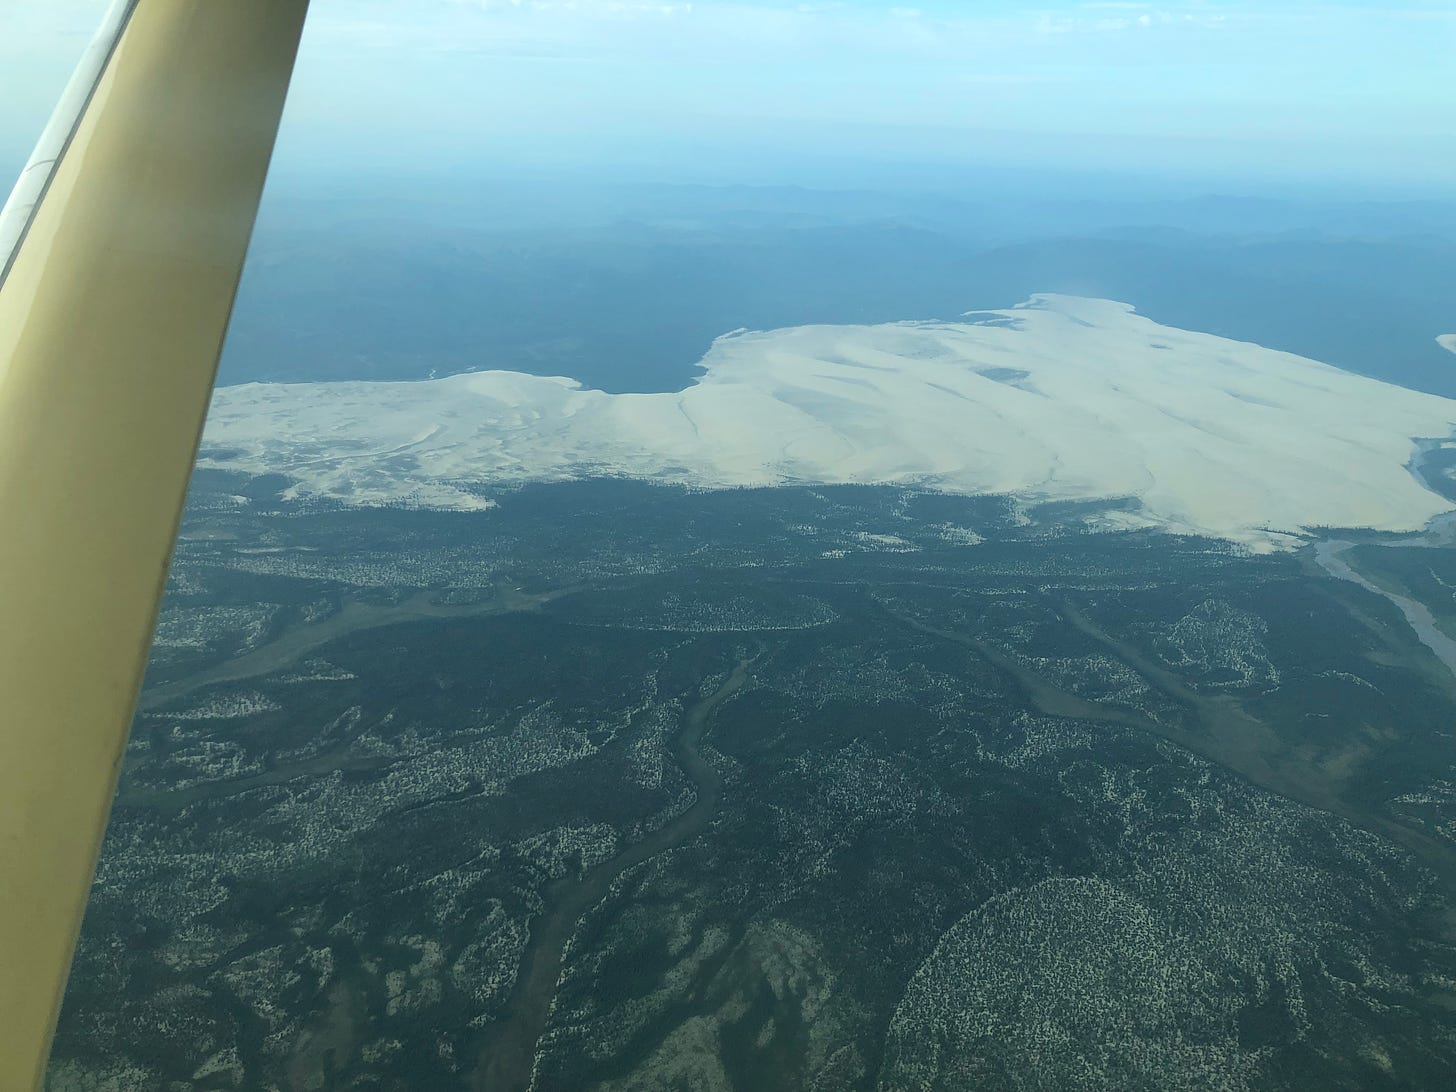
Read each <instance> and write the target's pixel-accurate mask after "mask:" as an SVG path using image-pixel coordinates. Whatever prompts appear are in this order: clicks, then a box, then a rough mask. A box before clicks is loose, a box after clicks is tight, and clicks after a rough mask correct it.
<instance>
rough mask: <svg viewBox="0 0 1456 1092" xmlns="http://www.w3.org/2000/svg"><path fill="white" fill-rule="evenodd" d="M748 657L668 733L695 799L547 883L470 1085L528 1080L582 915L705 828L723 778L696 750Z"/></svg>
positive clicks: (520, 1090) (489, 1088)
mask: <svg viewBox="0 0 1456 1092" xmlns="http://www.w3.org/2000/svg"><path fill="white" fill-rule="evenodd" d="M747 677H748V662H747V661H746V660H745V661H740V662H739V663H738V665H737V666H736V667H735V668H734V669H733V672H732V674H730V675H729V676H728V678H727V680H726V681H725V682H724V683H723V685H722V686H720V687H718V689H717V690H715V691H714V692H713V693H712V694H710V695H708V697H706V698H704V699H703V700H702V701H700V702H698V703H697V704H696V705H694V706H693V707H692V708H691V709H689V710H688V712H687V715H686V716H685V717H684V718H683V727H682V730H681V731H679V732H678V734H677V735H676V736H675V737H673V740H672V743H671V746H670V750H671V752H672V757H673V759H674V760H675V761H676V762H677V763H678V765H679V766H681V767H682V770H683V773H685V774H686V775H687V777H688V780H689V781H691V782H692V784H693V788H694V789H695V790H696V792H697V799H696V800H694V801H693V803H692V805H691V806H690V807H689V808H688V809H687V810H686V811H684V812H682V814H680V815H678V816H677V817H676V818H674V819H672V820H670V821H668V822H667V823H666V824H665V825H663V826H661V827H658V828H657V829H656V830H654V831H653V832H652V833H650V834H648V835H647V836H646V837H645V838H643V839H642V840H641V841H638V842H634V843H633V844H632V845H630V846H628V847H627V848H626V849H624V850H623V851H622V852H621V853H619V854H617V855H616V856H615V857H613V858H611V859H610V860H607V861H603V862H601V863H600V864H598V865H596V866H595V867H593V868H590V869H588V870H587V871H586V873H585V874H583V875H581V876H579V877H578V876H571V875H568V876H564V877H562V878H561V879H559V880H557V881H556V882H555V883H553V884H551V886H550V887H548V888H547V890H546V897H545V902H546V910H545V912H544V913H542V914H541V915H540V916H539V917H538V918H537V919H536V921H535V923H534V924H533V925H532V928H531V937H530V940H529V941H528V942H527V944H526V951H525V954H524V955H523V956H522V958H521V967H520V971H519V973H518V974H517V976H516V985H515V988H514V989H513V990H512V991H511V999H510V1003H509V1012H510V1015H509V1016H508V1017H507V1018H506V1019H505V1020H503V1021H501V1022H500V1023H498V1024H497V1025H496V1026H495V1027H494V1028H493V1029H491V1030H490V1031H489V1032H488V1033H487V1038H486V1045H485V1049H484V1050H482V1052H481V1055H480V1062H479V1064H478V1065H477V1067H476V1070H475V1081H474V1085H475V1087H476V1088H477V1089H482V1090H486V1092H525V1090H527V1089H529V1088H530V1087H531V1073H532V1070H533V1068H534V1066H535V1058H536V1042H537V1040H539V1039H540V1038H541V1033H542V1032H543V1031H544V1030H545V1028H546V1021H547V1019H548V1018H549V1017H550V1015H551V1002H552V1001H553V999H554V998H555V997H556V984H557V982H558V981H559V980H560V978H561V963H562V958H563V956H564V954H565V951H566V945H567V942H568V941H569V940H570V939H571V936H572V934H573V933H574V932H575V931H576V925H577V922H578V921H579V920H580V919H581V916H582V915H583V914H585V913H586V912H587V911H588V910H590V909H591V908H592V907H593V906H595V905H596V904H597V903H599V902H601V901H602V899H604V898H606V896H607V892H608V890H610V888H611V886H612V883H613V882H614V881H615V880H616V879H617V877H618V876H620V875H622V873H624V872H626V871H627V870H628V869H629V868H633V867H635V866H637V865H639V864H641V863H642V862H643V861H646V860H649V859H650V858H652V857H655V856H657V855H658V854H659V853H664V852H666V851H667V850H670V849H676V848H677V847H678V846H680V845H684V844H686V843H687V842H689V841H691V840H692V839H694V838H696V837H697V836H698V835H700V834H702V833H703V832H704V831H705V830H707V829H708V824H709V823H711V822H712V820H713V815H714V813H715V812H717V810H718V800H719V798H720V797H721V796H722V793H723V777H722V775H721V774H719V773H718V771H717V770H716V769H714V768H713V766H712V764H711V763H710V762H709V761H708V760H707V759H706V758H704V757H703V755H702V753H701V751H700V750H699V748H700V746H701V744H702V741H703V734H704V732H706V731H707V727H708V720H709V718H710V717H711V716H712V714H713V711H714V710H715V709H716V708H717V707H718V706H719V705H721V704H722V703H723V702H724V701H725V700H726V699H727V698H728V697H729V696H730V695H732V694H733V692H734V691H736V690H737V689H738V688H739V687H741V686H742V685H743V682H744V680H745V679H746V678H747Z"/></svg>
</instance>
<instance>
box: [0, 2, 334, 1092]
mask: <svg viewBox="0 0 1456 1092" xmlns="http://www.w3.org/2000/svg"><path fill="white" fill-rule="evenodd" d="M306 8H307V0H142V2H141V4H140V5H139V7H138V8H137V10H136V12H135V14H134V15H133V16H132V18H131V21H130V23H129V24H128V26H127V29H126V31H125V33H124V35H123V37H122V39H121V42H120V45H119V47H118V49H117V51H116V53H115V55H114V57H113V59H112V62H111V64H110V65H109V66H108V68H107V70H106V73H105V75H104V76H103V77H102V80H101V82H100V84H99V85H98V87H97V90H96V93H95V95H94V96H93V98H92V102H91V105H90V107H89V108H88V110H87V111H86V114H85V116H84V119H83V121H82V123H81V126H80V128H79V129H78V130H77V132H76V136H75V138H74V139H73V141H72V143H71V146H70V149H69V151H68V152H67V154H66V156H65V158H64V160H63V161H62V164H61V167H60V170H59V172H58V173H57V174H56V176H55V178H54V179H53V180H52V182H51V186H50V190H49V192H48V194H47V197H46V200H45V202H44V203H43V204H42V206H41V208H40V210H39V212H38V213H37V215H36V217H35V219H34V220H33V222H32V224H31V227H30V230H29V233H28V234H27V236H26V239H25V242H24V244H23V245H22V246H21V248H20V250H19V252H18V254H17V255H16V260H15V263H14V265H13V266H12V268H11V271H10V275H9V276H8V278H7V279H6V281H5V284H4V286H3V289H0V1089H6V1090H9V1089H23V1088H29V1087H33V1086H38V1085H39V1083H40V1081H41V1080H42V1077H43V1072H44V1067H45V1061H46V1056H47V1054H48V1052H49V1043H50V1038H51V1034H52V1032H53V1030H54V1027H55V1020H56V1014H57V1010H58V1008H59V1005H60V1000H61V996H62V993H63V990H64V987H65V981H66V975H67V971H68V969H69V965H70V960H71V952H72V948H73V946H74V943H75V938H76V933H77V931H78V929H79V926H80V922H81V916H82V913H83V911H84V909H85V904H86V896H87V892H88V890H89V887H90V883H91V877H92V873H93V870H94V868H95V862H96V854H97V850H98V848H99V846H100V842H101V836H102V833H103V830H104V827H105V823H106V817H107V814H108V812H109V810H110V806H111V798H112V794H113V792H114V790H115V784H116V774H117V769H118V765H119V763H120V759H121V754H122V750H123V748H124V746H125V742H126V736H127V731H128V728H129V726H130V722H131V716H132V708H133V705H134V702H135V700H136V694H137V690H138V687H139V685H140V679H141V674H142V670H143V668H144V666H145V663H146V656H147V648H148V645H149V643H150V640H151V636H152V628H153V625H154V623H155V620H156V608H157V602H158V599H159V597H160V592H161V588H162V585H163V583H164V581H165V577H166V570H167V563H168V559H169V557H170V555H171V549H172V543H173V539H174V537H175V535H176V527H177V521H178V518H179V513H180V510H181V505H182V500H183V497H184V494H185V491H186V488H187V480H188V475H189V473H190V471H191V467H192V459H193V456H194V455H195V452H196V446H197V440H198V437H199V435H200V432H201V426H202V420H203V415H204V413H205V412H206V408H207V403H208V398H209V395H210V392H211V389H212V380H213V375H214V372H215V369H216V362H217V357H218V353H219V350H220V348H221V343H222V337H223V334H224V331H225V329H226V326H227V319H228V315H229V312H230V310H231V307H232V301H233V295H234V292H235V290H236V287H237V282H238V277H239V274H240V272H241V268H242V261H243V256H244V252H245V250H246V248H247V242H248V237H249V234H250V233H251V230H252V225H253V219H254V216H255V214H256V211H257V203H258V198H259V195H260V193H261V190H262V185H263V178H264V175H265V173H266V170H267V162H268V157H269V155H270V153H271V150H272V146H273V140H274V136H275V133H276V130H277V124H278V118H279V114H280V112H281V110H282V106H283V98H284V94H285V91H286V88H287V84H288V78H289V75H290V73H291V71H292V65H293V58H294V53H295V51H296V49H297V44H298V37H299V33H300V31H301V28H302V23H303V17H304V13H305V10H306Z"/></svg>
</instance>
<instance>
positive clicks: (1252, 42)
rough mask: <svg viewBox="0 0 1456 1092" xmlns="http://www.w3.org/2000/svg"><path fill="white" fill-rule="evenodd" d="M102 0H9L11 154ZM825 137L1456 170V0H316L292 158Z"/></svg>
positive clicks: (1139, 160) (780, 149) (670, 150)
mask: <svg viewBox="0 0 1456 1092" xmlns="http://www.w3.org/2000/svg"><path fill="white" fill-rule="evenodd" d="M104 7H105V3H104V2H102V0H6V2H5V3H4V4H0V71H3V72H4V73H5V86H4V91H5V95H4V96H3V99H0V160H4V161H13V160H14V159H15V158H17V156H19V155H20V154H21V151H22V150H23V149H24V148H25V147H26V146H27V145H28V143H29V140H30V138H31V136H32V135H33V132H34V130H35V129H36V128H37V127H38V126H39V124H40V121H41V119H42V118H43V117H44V115H45V113H46V110H47V109H48V104H49V102H50V101H51V99H52V98H53V96H54V94H55V93H56V91H57V90H58V88H59V86H60V84H61V83H63V82H64V79H65V75H66V72H67V70H68V68H69V65H70V63H71V60H72V59H73V58H74V56H75V54H76V53H77V52H79V50H80V48H81V45H82V43H83V42H84V39H85V33H84V32H85V28H87V27H88V26H89V25H90V24H91V23H92V22H94V20H95V19H96V17H97V15H98V14H99V12H100V11H101V10H102V9H103V8H104ZM804 157H820V158H823V159H846V160H848V159H854V158H888V159H896V160H904V161H916V162H926V163H934V162H984V163H1003V164H1007V165H1031V166H1040V165H1047V164H1055V165H1060V166H1065V167H1070V168H1086V167H1091V168H1108V167H1117V168H1131V169H1134V170H1146V169H1152V170H1180V171H1184V172H1188V173H1195V174H1224V175H1234V176H1242V175H1249V176H1261V175H1262V176H1268V175H1276V176H1309V175H1314V176H1326V177H1329V178H1331V179H1333V180H1354V179H1362V178H1374V179H1379V180H1388V181H1393V182H1397V183H1410V184H1414V185H1431V184H1433V183H1434V184H1440V183H1441V182H1446V183H1452V182H1456V5H1452V4H1451V3H1449V0H1441V2H1436V0H1406V2H1403V3H1396V4H1391V5H1380V4H1374V3H1367V4H1363V5H1362V4H1339V3H1308V2H1303V0H1257V2H1255V0H1228V2H1225V0H1189V2H1182V3H1176V2H1169V3H1137V2H1117V0H1104V2H1088V3H1061V4H1045V5H1038V4H1034V3H1033V4H1025V3H1010V2H1002V0H993V2H987V3H974V2H952V0H931V2H924V3H918V4H917V3H914V0H901V2H899V3H893V4H892V3H885V2H880V0H845V2H839V3H835V2H809V3H786V2H781V0H396V2H386V0H315V2H314V6H313V12H312V15H311V23H310V26H309V29H308V32H307V38H306V41H305V46H304V53H303V57H302V62H301V65H300V69H299V72H298V76H297V80H296V84H295V90H294V95H293V98H292V101H291V103H290V109H289V116H288V119H287V125H286V130H285V136H284V144H283V147H282V152H281V157H280V166H283V167H285V168H296V169H303V168H304V167H305V166H312V167H318V168H322V169H328V167H329V166H331V165H333V166H339V165H349V166H351V167H358V166H363V165H370V164H376V163H386V164H392V165H399V166H409V167H411V168H414V169H420V165H421V164H432V163H439V164H440V166H441V167H442V168H450V169H453V168H458V167H459V166H460V165H462V164H469V165H472V166H474V165H483V166H489V165H491V164H497V163H510V164H516V165H522V166H524V167H525V168H527V169H540V168H542V167H543V166H545V165H550V164H556V163H561V164H565V163H574V164H582V163H594V162H602V163H606V164H613V165H619V166H620V165H639V166H641V167H642V168H643V169H644V170H646V171H648V172H649V173H650V171H651V170H653V169H655V165H661V167H662V169H663V170H665V171H668V172H670V173H673V174H675V175H677V176H684V175H689V176H690V175H692V174H694V173H697V174H699V175H701V176H702V177H703V179H704V180H705V181H712V180H714V176H715V175H718V174H721V175H723V176H724V177H727V176H728V175H731V174H737V175H740V176H743V177H755V176H758V175H761V176H763V177H765V178H767V177H772V176H773V175H774V172H775V170H777V169H778V165H779V164H783V163H792V162H794V161H795V160H796V159H800V158H804ZM426 169H427V168H426Z"/></svg>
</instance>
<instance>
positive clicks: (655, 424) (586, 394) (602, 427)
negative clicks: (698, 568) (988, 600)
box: [200, 295, 1456, 548]
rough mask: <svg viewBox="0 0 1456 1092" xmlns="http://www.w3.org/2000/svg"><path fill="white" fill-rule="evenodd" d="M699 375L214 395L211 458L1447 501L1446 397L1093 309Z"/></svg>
mask: <svg viewBox="0 0 1456 1092" xmlns="http://www.w3.org/2000/svg"><path fill="white" fill-rule="evenodd" d="M702 367H703V369H704V374H703V375H702V376H701V377H700V378H699V379H698V381H697V382H696V383H695V384H693V385H692V386H691V387H689V388H688V389H687V390H684V391H681V392H679V393H676V394H626V395H611V394H605V393H603V392H601V391H596V390H584V389H582V388H581V386H580V385H579V384H578V383H576V382H575V381H573V380H570V379H564V378H543V377H539V376H532V375H525V374H522V373H518V372H502V371H483V372H475V373H471V374H467V375H456V376H451V377H449V378H447V379H438V380H429V381H424V382H413V383H316V384H297V385H289V384H248V385H245V386H238V387H225V388H222V389H220V390H219V391H218V392H217V395H216V397H215V399H214V401H213V407H212V414H211V417H210V418H209V421H208V427H207V433H206V437H205V442H204V448H203V455H202V459H201V463H200V465H203V466H208V467H216V468H222V469H229V470H240V471H245V472H251V473H278V474H283V475H286V476H288V477H290V478H292V479H293V480H294V482H295V484H294V486H293V488H292V490H291V493H292V494H293V495H294V496H296V497H309V496H313V497H319V498H328V499H332V500H336V501H342V502H344V503H348V504H357V505H380V504H406V505H414V506H421V507H433V508H460V509H469V508H480V507H486V506H488V505H489V502H488V501H486V500H484V499H482V497H481V496H480V494H479V493H478V491H477V490H478V488H479V487H480V486H489V485H498V484H504V483H511V482H524V481H556V480H567V479H578V478H587V477H599V476H618V477H628V478H637V479H645V480H651V481H660V482H672V483H680V484H686V485H692V486H699V487H707V488H726V487H735V486H766V485H782V484H790V483H797V484H803V483H823V484H835V483H864V484H896V485H904V486H912V487H916V488H924V489H938V490H946V491H951V492H957V493H966V494H980V493H998V494H1008V495H1012V496H1015V497H1017V498H1020V499H1022V500H1024V501H1026V502H1030V503H1035V502H1045V501H1068V500H1077V501H1104V500H1105V501H1113V500H1120V499H1123V498H1136V501H1137V503H1136V504H1135V505H1131V506H1127V505H1124V506H1123V507H1122V508H1120V509H1117V510H1114V511H1110V512H1109V513H1108V514H1107V515H1105V516H1104V517H1103V518H1102V522H1101V525H1102V526H1106V527H1127V526H1151V527H1159V528H1163V529H1166V530H1170V531H1180V532H1191V533H1201V534H1209V535H1214V536H1218V537H1223V538H1228V539H1233V540H1236V541H1241V542H1245V543H1248V544H1250V545H1252V546H1256V547H1264V548H1267V547H1268V546H1271V545H1278V544H1281V543H1286V544H1288V543H1290V542H1291V540H1290V539H1289V538H1288V537H1287V536H1288V535H1291V534H1296V535H1297V534H1302V533H1306V532H1308V531H1310V530H1311V529H1314V528H1318V527H1370V528H1378V529H1381V530H1389V531H1409V530H1417V529H1419V528H1420V527H1422V526H1424V524H1425V523H1426V522H1427V521H1428V520H1429V519H1430V518H1431V517H1432V516H1434V515H1436V514H1438V513H1440V512H1442V511H1446V510H1447V509H1448V508H1449V507H1450V506H1449V505H1448V504H1447V503H1446V502H1445V501H1444V500H1442V499H1441V498H1440V497H1438V496H1437V495H1436V494H1434V493H1432V492H1430V491H1429V490H1428V489H1426V488H1425V487H1424V486H1423V485H1422V484H1421V483H1420V482H1419V481H1418V480H1417V479H1416V478H1415V477H1414V476H1413V475H1412V474H1411V473H1410V471H1409V469H1408V464H1409V462H1410V460H1411V457H1412V455H1413V454H1414V452H1415V449H1416V440H1417V439H1420V438H1428V437H1446V436H1448V435H1450V434H1451V432H1452V429H1453V422H1456V401H1451V400H1448V399H1444V398H1439V397H1436V396H1433V395H1427V394H1421V393H1418V392H1415V391H1410V390H1407V389H1405V388H1402V387H1396V386H1392V385H1390V384H1386V383H1381V382H1379V381H1377V380H1373V379H1368V378H1365V377H1362V376H1357V375H1354V374H1351V373H1349V372H1344V371H1341V370H1339V369H1337V368H1332V367H1329V366H1328V365H1325V364H1320V363H1318V362H1316V361H1312V360H1307V359H1305V358H1302V357H1297V356H1293V355H1291V354H1288V353H1281V352H1276V351H1274V350H1270V349H1265V348H1262V347H1260V346H1258V345H1252V344H1248V343H1245V342H1238V341H1230V340H1227V339H1225V338H1219V337H1214V336H1212V335H1209V334H1200V333H1192V332H1189V331H1185V330H1178V329H1174V328H1171V327H1167V326H1161V325H1159V324H1157V323H1155V322H1152V321H1150V320H1148V319H1146V318H1143V317H1142V316H1139V315H1137V314H1135V313H1134V312H1133V309H1132V308H1131V307H1129V306H1127V305H1126V304H1121V303H1114V302H1111V301H1108V300H1096V299H1086V298H1081V297H1073V296H1053V295H1041V296H1036V297H1033V299H1032V300H1030V301H1029V302H1028V303H1025V304H1022V305H1021V306H1019V307H1017V308H1014V309H1012V310H1008V311H994V312H976V313H974V314H973V315H970V316H967V320H966V321H963V322H956V323H947V322H907V323H894V324H888V325H882V326H803V327H797V328H793V329H785V330H773V331H768V332H765V333H748V332H737V333H733V334H729V335H726V336H724V337H721V338H719V339H718V340H717V341H716V342H714V344H713V346H712V348H711V350H710V351H709V353H708V355H707V356H706V357H705V358H704V360H703V362H702Z"/></svg>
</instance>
